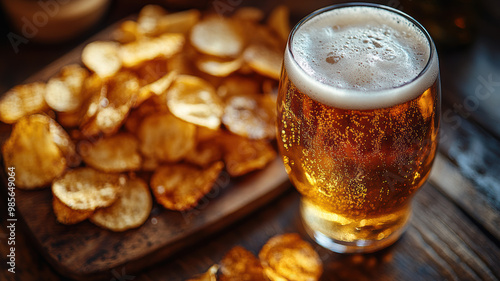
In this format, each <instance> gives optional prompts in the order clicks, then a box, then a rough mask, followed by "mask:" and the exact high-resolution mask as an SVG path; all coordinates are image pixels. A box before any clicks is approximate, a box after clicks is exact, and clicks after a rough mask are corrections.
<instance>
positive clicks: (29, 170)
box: [2, 114, 66, 189]
mask: <svg viewBox="0 0 500 281" xmlns="http://www.w3.org/2000/svg"><path fill="white" fill-rule="evenodd" d="M52 123H55V121H54V120H52V119H50V117H48V116H46V115H41V114H34V115H30V116H27V117H24V118H22V119H20V120H19V121H18V122H17V123H16V125H14V128H13V129H12V133H11V135H10V137H9V139H7V141H6V142H5V144H4V146H3V149H2V153H3V159H4V166H5V168H6V169H7V168H9V167H14V168H15V169H16V170H15V171H16V187H18V188H21V189H35V188H40V187H45V186H46V185H48V184H50V183H51V182H52V180H53V179H55V178H56V177H59V176H60V175H62V174H63V173H64V171H65V170H66V158H65V157H64V154H63V152H62V151H61V149H59V146H58V144H57V143H56V142H55V141H54V138H53V135H52V132H51V124H52Z"/></svg>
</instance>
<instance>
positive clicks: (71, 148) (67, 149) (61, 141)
mask: <svg viewBox="0 0 500 281" xmlns="http://www.w3.org/2000/svg"><path fill="white" fill-rule="evenodd" d="M49 130H50V135H51V136H52V140H53V141H54V143H55V144H56V145H57V147H58V148H59V150H61V152H62V154H63V155H64V157H65V158H66V164H67V165H68V166H69V167H72V168H73V167H77V166H79V165H80V162H81V158H80V155H78V153H76V146H75V144H74V143H73V141H72V140H71V138H70V137H69V135H68V133H66V131H65V130H64V129H63V128H62V127H61V126H59V124H57V122H54V121H53V120H51V122H50V123H49Z"/></svg>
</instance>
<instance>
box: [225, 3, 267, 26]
mask: <svg viewBox="0 0 500 281" xmlns="http://www.w3.org/2000/svg"><path fill="white" fill-rule="evenodd" d="M233 18H234V19H237V20H240V21H250V22H256V23H258V22H260V21H261V20H262V19H263V18H264V13H263V12H262V10H260V9H258V8H255V7H241V8H239V9H238V10H236V12H234V14H233Z"/></svg>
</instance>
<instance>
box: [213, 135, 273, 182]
mask: <svg viewBox="0 0 500 281" xmlns="http://www.w3.org/2000/svg"><path fill="white" fill-rule="evenodd" d="M219 141H220V143H221V144H222V145H223V149H224V162H225V163H226V170H227V171H228V173H229V174H230V175H231V176H233V177H237V176H241V175H244V174H247V173H249V172H251V171H254V170H258V169H262V168H264V167H265V166H266V165H267V163H269V162H271V161H272V160H274V159H275V158H276V151H275V150H274V149H273V147H272V146H271V145H270V144H269V143H268V142H267V141H264V140H250V139H247V138H243V137H240V136H237V135H232V134H226V135H225V136H222V137H220V138H219Z"/></svg>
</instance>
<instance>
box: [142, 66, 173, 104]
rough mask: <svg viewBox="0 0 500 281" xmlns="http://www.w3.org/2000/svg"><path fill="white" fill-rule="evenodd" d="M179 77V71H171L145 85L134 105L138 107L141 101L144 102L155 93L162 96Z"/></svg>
mask: <svg viewBox="0 0 500 281" xmlns="http://www.w3.org/2000/svg"><path fill="white" fill-rule="evenodd" d="M176 77H177V72H176V71H175V70H174V71H171V72H169V73H167V74H166V75H165V76H163V77H161V78H160V79H158V80H156V81H154V82H152V83H150V84H147V85H146V86H143V87H142V88H141V89H140V90H139V95H138V97H137V100H136V101H135V104H134V107H137V106H138V105H140V104H141V103H143V102H144V101H145V100H147V99H149V98H150V97H151V96H153V95H157V96H160V95H162V94H163V93H165V92H166V91H167V89H168V87H170V85H172V82H174V80H175V78H176Z"/></svg>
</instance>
